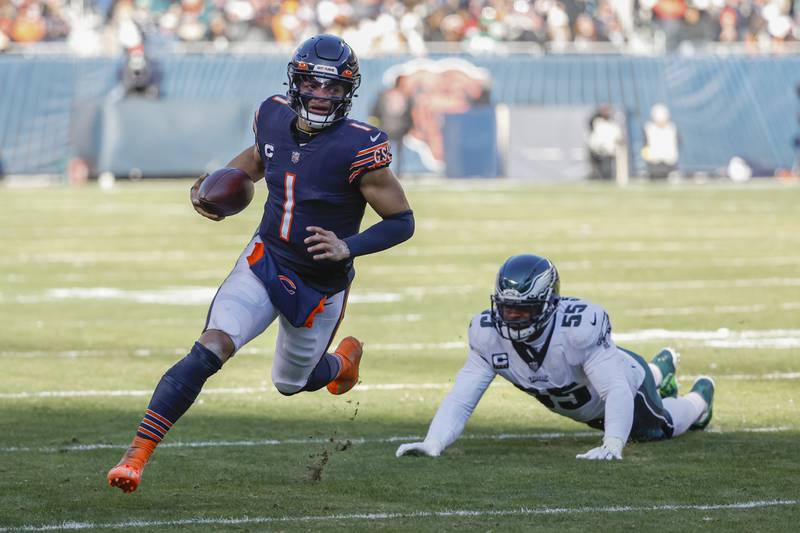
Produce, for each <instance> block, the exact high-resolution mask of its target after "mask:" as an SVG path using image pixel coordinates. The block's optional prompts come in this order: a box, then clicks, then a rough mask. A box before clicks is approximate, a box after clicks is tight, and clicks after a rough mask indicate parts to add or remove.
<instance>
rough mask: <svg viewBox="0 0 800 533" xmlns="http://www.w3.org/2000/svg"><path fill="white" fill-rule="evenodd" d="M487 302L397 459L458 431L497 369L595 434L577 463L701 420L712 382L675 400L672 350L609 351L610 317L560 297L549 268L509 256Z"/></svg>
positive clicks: (444, 443) (699, 383)
mask: <svg viewBox="0 0 800 533" xmlns="http://www.w3.org/2000/svg"><path fill="white" fill-rule="evenodd" d="M491 302H492V307H491V309H490V310H486V311H484V312H482V313H478V314H477V315H475V317H474V318H473V319H472V322H471V323H470V326H469V355H468V356H467V362H466V363H465V364H464V367H463V368H462V369H461V371H460V372H459V373H458V375H457V376H456V380H455V384H454V385H453V389H452V390H451V391H450V393H449V394H448V395H447V397H446V398H445V399H444V400H443V401H442V403H441V405H440V406H439V409H438V411H437V412H436V415H435V416H434V417H433V421H432V422H431V425H430V428H429V429H428V434H427V436H426V437H425V440H424V441H423V442H414V443H409V444H403V445H401V446H400V447H399V448H398V449H397V452H396V455H397V456H398V457H400V456H402V455H427V456H431V457H436V456H438V455H439V454H441V453H442V451H443V450H444V449H445V448H447V447H448V446H449V445H450V444H452V443H453V442H454V441H455V440H456V439H457V438H458V437H459V436H460V435H461V433H462V431H463V430H464V427H465V426H466V423H467V420H468V419H469V417H470V415H471V414H472V412H473V411H474V409H475V407H476V406H477V405H478V402H479V401H480V399H481V397H482V396H483V394H484V392H486V390H487V389H488V388H489V385H490V384H491V382H492V381H493V380H494V378H495V376H497V375H499V376H502V377H503V378H505V379H506V380H508V381H510V382H511V383H512V384H513V385H514V386H515V387H517V388H518V389H520V390H521V391H523V392H526V393H528V394H530V395H531V396H533V397H534V398H536V400H538V401H539V402H540V403H542V404H543V405H544V406H545V407H547V408H548V409H550V410H551V411H553V412H554V413H558V414H560V415H563V416H566V417H568V418H571V419H573V420H575V421H578V422H582V423H584V424H587V425H589V426H590V427H593V428H596V429H600V430H602V431H603V441H602V444H601V445H600V446H597V447H595V448H592V449H591V450H589V451H588V452H586V453H583V454H579V455H578V456H577V458H578V459H589V460H614V459H622V449H623V447H624V446H625V443H626V442H628V441H629V440H631V441H638V442H642V441H652V440H662V439H668V438H673V437H677V436H678V435H681V434H683V433H684V432H686V431H687V430H689V429H704V428H705V427H706V426H707V425H708V423H709V422H710V421H711V414H712V403H713V399H714V382H713V380H711V378H708V377H699V378H697V379H696V380H695V382H694V385H693V386H692V390H691V391H690V392H689V393H688V394H685V395H683V396H681V397H678V384H677V381H676V378H675V368H676V365H677V362H678V354H677V352H675V351H674V350H672V349H671V348H664V349H663V350H661V351H660V352H659V353H658V354H656V355H655V357H653V359H652V360H651V361H650V363H647V362H645V360H644V359H643V358H642V357H640V356H639V355H637V354H635V353H633V352H631V351H629V350H625V349H624V348H620V347H618V346H617V345H616V344H614V341H613V339H612V337H611V321H610V319H609V317H608V314H607V313H606V312H605V310H604V309H603V308H602V307H601V306H599V305H597V304H594V303H591V302H589V301H586V300H583V299H580V298H569V297H566V296H561V294H560V282H559V276H558V271H557V270H556V267H555V266H554V265H553V264H552V263H551V262H550V261H549V260H548V259H546V258H544V257H539V256H536V255H517V256H513V257H510V258H509V259H508V260H507V261H506V262H505V263H504V264H503V266H502V267H501V268H500V271H499V272H498V273H497V281H496V283H495V291H494V294H493V295H492V297H491Z"/></svg>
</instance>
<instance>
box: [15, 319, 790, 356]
mask: <svg viewBox="0 0 800 533" xmlns="http://www.w3.org/2000/svg"><path fill="white" fill-rule="evenodd" d="M403 316H407V317H409V318H410V319H412V320H418V319H421V318H420V317H419V315H392V318H393V319H400V318H401V317H403ZM614 340H615V341H616V342H618V343H620V344H625V343H629V342H656V341H663V342H665V343H674V342H676V341H680V342H681V344H683V345H685V346H707V347H711V348H721V349H741V348H771V349H777V350H781V349H784V350H788V349H795V348H798V347H800V329H765V330H742V331H735V330H730V329H727V328H720V329H716V330H669V329H644V330H635V331H629V332H624V331H623V332H614ZM365 348H366V349H368V350H374V351H390V352H403V351H409V352H412V351H413V352H418V351H438V350H466V348H467V344H466V342H464V341H450V342H412V343H402V342H398V343H370V342H367V343H366V344H365ZM186 351H187V348H165V349H160V350H152V349H149V348H140V349H127V350H126V349H119V348H111V347H109V348H107V349H92V350H52V351H51V350H0V358H20V359H33V358H46V357H53V358H68V359H69V358H76V357H112V356H113V357H128V356H133V357H150V356H154V355H170V356H173V355H174V356H178V355H182V354H185V353H186ZM239 353H240V354H242V355H272V354H273V350H272V348H260V347H258V346H247V347H245V348H244V349H242V350H241V351H240V352H239Z"/></svg>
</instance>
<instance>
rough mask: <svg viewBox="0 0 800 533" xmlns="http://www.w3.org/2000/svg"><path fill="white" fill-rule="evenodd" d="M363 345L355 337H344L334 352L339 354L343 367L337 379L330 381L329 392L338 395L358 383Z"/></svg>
mask: <svg viewBox="0 0 800 533" xmlns="http://www.w3.org/2000/svg"><path fill="white" fill-rule="evenodd" d="M362 347H363V344H362V343H360V342H359V341H358V339H356V338H355V337H345V338H344V339H342V342H340V343H339V346H337V347H336V351H335V352H333V353H334V354H335V355H338V356H339V361H340V363H341V365H342V367H341V368H340V369H339V374H338V375H337V376H336V379H334V380H333V381H331V382H330V383H328V392H330V393H331V394H336V395H339V394H344V393H345V392H347V391H349V390H350V389H352V388H353V387H354V386H355V385H356V383H358V365H359V363H361V355H362V353H363V350H362Z"/></svg>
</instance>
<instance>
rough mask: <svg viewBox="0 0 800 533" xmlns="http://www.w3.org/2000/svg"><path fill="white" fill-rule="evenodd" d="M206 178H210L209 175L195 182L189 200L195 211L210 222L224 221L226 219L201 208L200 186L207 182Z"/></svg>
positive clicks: (206, 174)
mask: <svg viewBox="0 0 800 533" xmlns="http://www.w3.org/2000/svg"><path fill="white" fill-rule="evenodd" d="M206 177H208V173H205V174H203V175H202V176H200V177H199V178H197V181H195V182H194V185H192V188H191V189H189V199H190V200H191V201H192V207H194V210H195V211H197V212H198V213H200V214H201V215H203V216H204V217H206V218H208V219H210V220H214V221H220V220H223V219H224V218H225V217H223V216H219V215H215V214H214V213H209V212H208V211H206V210H205V209H203V208H202V207H201V206H200V185H201V184H202V183H203V180H205V179H206Z"/></svg>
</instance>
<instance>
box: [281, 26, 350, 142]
mask: <svg viewBox="0 0 800 533" xmlns="http://www.w3.org/2000/svg"><path fill="white" fill-rule="evenodd" d="M286 74H287V75H288V77H289V90H288V91H287V93H286V96H287V98H288V100H289V107H291V108H292V110H293V111H294V112H295V114H296V115H297V116H298V117H300V118H302V119H303V120H305V121H306V122H308V124H309V125H310V126H311V127H312V128H315V129H322V128H324V127H326V126H330V125H331V124H333V123H334V122H337V121H339V120H342V119H343V118H345V117H346V116H347V113H349V112H350V108H351V106H352V100H353V98H354V97H355V93H356V90H357V89H358V86H359V85H360V84H361V74H360V73H359V71H358V58H357V57H356V54H355V52H354V51H353V49H352V48H350V46H349V45H348V44H347V43H346V42H344V41H343V40H342V39H341V37H337V36H335V35H328V34H323V35H316V36H314V37H311V38H310V39H307V40H305V41H304V42H303V43H302V44H300V46H299V47H297V50H295V52H294V56H292V60H291V61H290V62H289V65H288V66H287V69H286ZM304 81H305V82H309V83H307V84H306V86H309V85H311V86H314V87H318V88H322V89H323V92H325V90H326V89H330V88H331V87H333V86H335V85H341V87H342V89H343V90H344V95H343V96H332V95H327V96H320V95H319V93H318V94H317V95H313V94H311V93H308V92H305V93H304V92H302V91H301V85H302V84H303V82H304ZM334 92H336V91H334ZM311 100H318V101H319V100H322V101H327V102H328V103H329V106H328V107H327V111H326V112H319V110H318V109H312V106H311V105H310V103H311ZM315 111H317V112H315Z"/></svg>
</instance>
